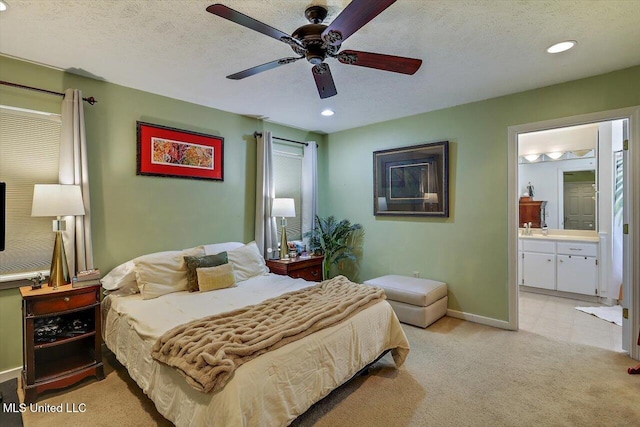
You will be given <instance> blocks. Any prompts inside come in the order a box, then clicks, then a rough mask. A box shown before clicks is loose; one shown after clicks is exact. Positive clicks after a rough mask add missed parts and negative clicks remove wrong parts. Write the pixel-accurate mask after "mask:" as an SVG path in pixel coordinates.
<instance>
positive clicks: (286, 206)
mask: <svg viewBox="0 0 640 427" xmlns="http://www.w3.org/2000/svg"><path fill="white" fill-rule="evenodd" d="M271 216H277V217H289V218H292V217H295V216H296V205H295V203H294V201H293V199H273V206H271Z"/></svg>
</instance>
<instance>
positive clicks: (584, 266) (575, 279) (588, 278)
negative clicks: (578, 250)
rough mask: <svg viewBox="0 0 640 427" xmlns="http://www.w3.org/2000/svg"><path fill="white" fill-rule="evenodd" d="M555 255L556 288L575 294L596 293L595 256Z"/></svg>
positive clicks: (596, 272) (596, 273)
mask: <svg viewBox="0 0 640 427" xmlns="http://www.w3.org/2000/svg"><path fill="white" fill-rule="evenodd" d="M556 256H557V261H558V265H557V290H559V291H563V292H574V293H576V294H584V295H596V294H597V287H598V285H597V280H596V279H597V277H598V271H597V264H596V258H595V257H590V256H589V257H587V256H576V255H556Z"/></svg>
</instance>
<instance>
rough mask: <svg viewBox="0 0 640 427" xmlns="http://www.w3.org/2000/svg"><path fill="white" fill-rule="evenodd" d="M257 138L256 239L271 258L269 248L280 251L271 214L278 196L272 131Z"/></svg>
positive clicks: (264, 254) (272, 252)
mask: <svg viewBox="0 0 640 427" xmlns="http://www.w3.org/2000/svg"><path fill="white" fill-rule="evenodd" d="M257 140H258V141H257V144H258V146H257V162H256V163H257V171H256V231H255V241H256V244H257V245H258V249H259V250H260V253H261V254H262V256H264V257H265V258H270V251H269V249H271V254H275V253H277V252H278V229H277V228H276V220H275V218H274V217H272V216H271V205H272V204H273V199H274V198H275V196H276V189H275V181H274V178H273V141H272V139H271V132H263V133H262V136H258V138H257Z"/></svg>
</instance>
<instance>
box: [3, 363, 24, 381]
mask: <svg viewBox="0 0 640 427" xmlns="http://www.w3.org/2000/svg"><path fill="white" fill-rule="evenodd" d="M20 371H22V366H18V367H17V368H13V369H8V370H6V371H2V372H0V383H2V382H5V381H7V380H10V379H13V378H20Z"/></svg>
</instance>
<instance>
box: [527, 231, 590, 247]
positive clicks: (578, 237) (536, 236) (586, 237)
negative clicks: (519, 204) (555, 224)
mask: <svg viewBox="0 0 640 427" xmlns="http://www.w3.org/2000/svg"><path fill="white" fill-rule="evenodd" d="M518 238H519V239H530V240H557V241H565V242H595V243H597V242H598V241H599V240H600V239H599V238H598V233H597V232H596V231H592V230H549V234H548V235H546V236H545V235H543V234H542V230H540V229H534V230H532V234H531V235H524V228H521V229H520V230H519V232H518Z"/></svg>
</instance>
